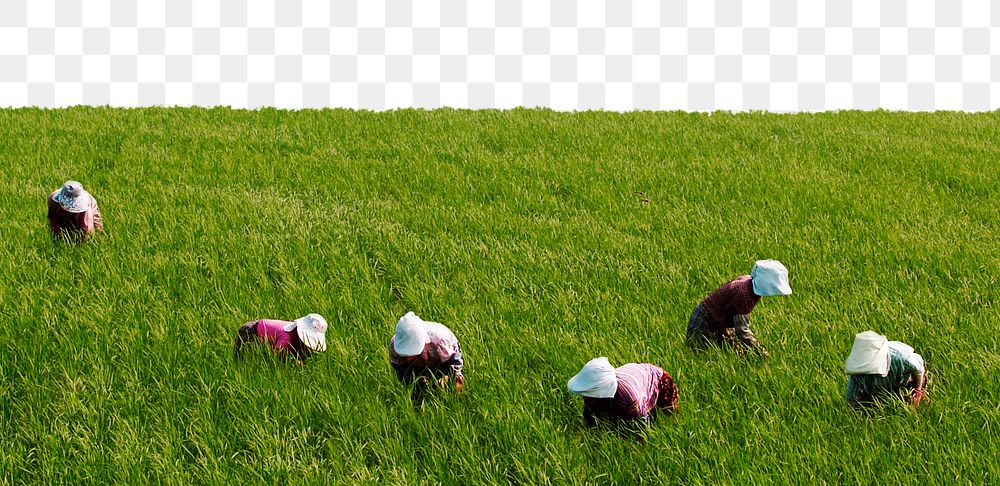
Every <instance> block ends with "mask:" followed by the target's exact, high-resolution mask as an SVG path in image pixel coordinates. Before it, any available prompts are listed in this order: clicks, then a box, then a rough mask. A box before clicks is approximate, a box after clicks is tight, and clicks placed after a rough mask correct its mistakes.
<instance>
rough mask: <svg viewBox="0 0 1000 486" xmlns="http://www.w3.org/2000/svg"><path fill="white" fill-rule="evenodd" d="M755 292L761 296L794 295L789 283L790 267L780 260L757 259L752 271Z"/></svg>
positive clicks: (751, 276) (751, 277)
mask: <svg viewBox="0 0 1000 486" xmlns="http://www.w3.org/2000/svg"><path fill="white" fill-rule="evenodd" d="M750 279H751V280H752V281H753V293H755V294H757V295H759V296H761V297H769V296H772V295H792V287H791V285H788V269H787V268H785V266H784V265H782V264H781V262H779V261H778V260H757V262H756V263H754V264H753V270H751V271H750Z"/></svg>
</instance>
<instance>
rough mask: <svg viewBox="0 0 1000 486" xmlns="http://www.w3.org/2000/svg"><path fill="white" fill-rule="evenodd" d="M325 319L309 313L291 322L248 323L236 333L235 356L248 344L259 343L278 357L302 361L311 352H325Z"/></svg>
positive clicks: (261, 321) (270, 320)
mask: <svg viewBox="0 0 1000 486" xmlns="http://www.w3.org/2000/svg"><path fill="white" fill-rule="evenodd" d="M326 329H327V323H326V319H324V318H323V316H321V315H319V314H309V315H307V316H305V317H302V318H299V319H296V320H294V321H291V322H289V321H279V320H274V319H259V320H256V321H252V322H248V323H246V324H244V325H243V326H241V327H240V329H239V330H238V331H237V332H236V357H237V358H239V357H240V356H241V355H242V353H243V347H244V346H245V345H247V344H248V343H252V342H260V343H263V344H265V345H266V346H267V347H269V348H271V349H272V350H273V351H274V352H275V353H276V354H277V355H278V356H280V357H281V358H283V359H284V358H288V357H291V358H292V359H294V360H295V361H296V362H297V363H299V364H302V363H303V362H304V361H305V359H306V358H308V357H309V355H310V354H312V353H313V352H323V351H326Z"/></svg>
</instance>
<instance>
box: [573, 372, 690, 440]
mask: <svg viewBox="0 0 1000 486" xmlns="http://www.w3.org/2000/svg"><path fill="white" fill-rule="evenodd" d="M568 388H569V391H571V392H573V393H576V394H577V395H581V396H582V397H583V418H584V420H585V421H586V422H587V425H588V426H593V425H595V424H596V422H597V420H596V419H611V420H617V421H620V420H625V421H633V420H635V421H641V422H643V423H645V424H649V420H650V416H651V414H652V413H653V411H654V410H655V409H657V408H659V409H661V410H663V411H665V412H667V413H673V412H676V411H677V410H678V409H679V407H680V404H679V403H678V402H677V399H678V395H677V385H676V384H674V379H673V378H671V377H670V374H669V373H667V372H666V371H663V369H661V368H660V367H659V366H656V365H652V364H649V363H629V364H627V365H624V366H621V367H618V368H615V367H613V366H611V363H609V362H608V358H605V357H603V356H602V357H600V358H594V359H592V360H590V362H588V363H587V364H585V365H584V366H583V369H581V370H580V372H579V373H577V374H576V376H574V377H573V378H570V380H569V384H568Z"/></svg>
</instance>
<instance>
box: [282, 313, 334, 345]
mask: <svg viewBox="0 0 1000 486" xmlns="http://www.w3.org/2000/svg"><path fill="white" fill-rule="evenodd" d="M327 327H328V325H327V323H326V319H324V318H323V316H321V315H319V314H309V315H307V316H305V317H300V318H298V319H296V320H294V321H292V322H291V323H289V324H286V325H285V327H284V330H285V332H290V331H291V330H292V329H294V330H295V332H296V334H298V335H299V339H301V340H302V342H303V343H304V344H305V345H306V346H307V347H308V348H309V349H311V350H313V351H326V328H327Z"/></svg>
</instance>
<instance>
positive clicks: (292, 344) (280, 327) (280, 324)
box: [257, 319, 302, 354]
mask: <svg viewBox="0 0 1000 486" xmlns="http://www.w3.org/2000/svg"><path fill="white" fill-rule="evenodd" d="M288 324H291V322H289V321H279V320H276V319H261V320H259V321H257V337H259V338H260V340H261V341H264V342H265V343H267V344H268V345H269V346H271V347H272V348H274V350H275V351H276V352H277V353H278V354H282V353H289V354H294V353H295V350H296V349H301V348H302V341H301V340H300V339H299V333H297V332H295V330H294V329H293V330H291V331H286V330H285V329H284V327H285V326H286V325H288Z"/></svg>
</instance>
